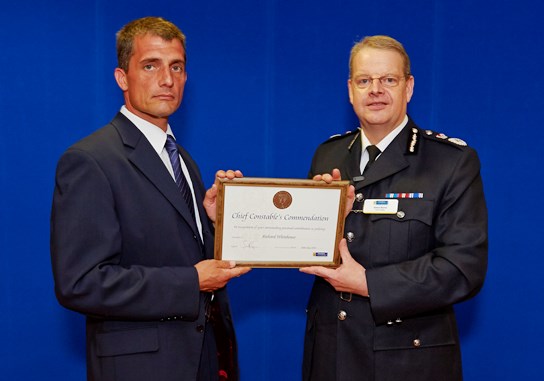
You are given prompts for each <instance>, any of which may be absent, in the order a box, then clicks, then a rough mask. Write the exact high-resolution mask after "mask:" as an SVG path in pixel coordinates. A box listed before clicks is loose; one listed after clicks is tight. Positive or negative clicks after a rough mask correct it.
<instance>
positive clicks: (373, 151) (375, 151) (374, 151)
mask: <svg viewBox="0 0 544 381" xmlns="http://www.w3.org/2000/svg"><path fill="white" fill-rule="evenodd" d="M366 150H367V151H368V162H369V163H373V162H374V161H375V160H376V158H377V157H378V155H379V154H380V153H382V151H380V149H379V148H378V147H376V146H374V145H372V146H368V147H366Z"/></svg>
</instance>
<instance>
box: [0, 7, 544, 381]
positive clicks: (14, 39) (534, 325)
mask: <svg viewBox="0 0 544 381" xmlns="http://www.w3.org/2000/svg"><path fill="white" fill-rule="evenodd" d="M541 4H542V3H541V2H539V1H536V0H535V1H531V0H518V1H513V0H495V1H473V0H442V1H440V0H434V1H431V0H412V1H406V0H390V1H386V2H385V1H384V2H376V1H368V0H335V1H326V0H300V1H289V0H285V1H281V0H278V1H273V0H262V1H255V0H233V1H218V0H208V1H175V2H174V1H167V0H154V1H151V2H150V1H141V0H130V1H129V0H118V1H112V0H97V1H73V0H70V1H68V0H56V1H48V0H29V1H20V2H8V1H6V0H4V1H2V2H1V3H0V32H1V33H0V52H1V57H2V61H3V62H2V67H1V69H0V126H1V134H0V255H1V262H0V266H1V267H0V271H1V276H0V314H1V315H0V337H2V345H1V346H0V378H1V379H5V380H74V381H78V380H84V379H85V353H84V319H83V317H81V316H79V315H78V314H76V313H73V312H70V311H67V310H64V309H63V308H61V307H60V306H59V305H58V304H57V302H56V300H55V297H54V293H53V281H52V276H51V270H50V261H49V246H48V245H49V210H50V203H51V196H52V190H53V180H54V169H55V165H56V161H57V159H58V158H59V156H60V154H61V153H62V152H63V151H64V150H65V149H66V148H67V147H68V146H69V145H70V144H72V143H73V142H75V141H76V140H78V139H80V138H82V137H84V136H86V135H88V134H89V133H90V132H92V131H93V130H95V129H96V128H98V127H100V126H102V125H103V124H105V123H106V122H108V121H109V120H110V118H111V117H112V116H113V115H114V113H115V112H116V111H117V110H118V109H119V107H120V106H121V104H122V97H121V92H120V91H119V89H118V88H117V86H116V84H115V82H114V78H113V69H114V67H115V65H116V61H115V46H114V34H115V32H116V31H117V30H118V29H119V28H120V27H121V26H122V25H123V24H125V23H126V22H127V21H129V20H131V19H134V18H137V17H142V16H146V15H161V16H164V17H166V18H168V19H170V20H172V21H173V22H175V23H176V24H178V25H179V26H180V27H181V29H182V30H183V31H184V32H185V33H186V34H187V37H188V72H189V81H188V83H187V87H186V92H185V99H184V102H183V104H182V108H181V109H180V111H178V113H177V114H176V115H175V116H174V117H173V118H172V120H171V124H172V125H173V128H174V131H175V133H176V135H177V136H178V140H180V141H181V143H182V144H183V145H184V146H185V147H186V148H187V149H188V150H189V151H190V152H191V153H192V155H193V156H194V158H195V159H196V160H197V162H198V163H199V165H200V167H201V170H202V173H203V176H204V178H205V181H206V184H207V185H210V184H211V182H212V180H213V175H214V173H215V171H216V170H217V169H219V168H239V169H242V170H243V171H244V174H245V175H246V176H259V177H261V176H267V177H293V178H304V177H306V174H307V171H308V168H309V164H310V160H311V156H312V154H313V151H314V149H315V148H316V147H317V145H318V144H319V143H321V142H322V141H323V140H325V139H327V138H328V136H330V135H332V134H335V133H340V132H344V131H346V130H349V129H353V128H355V127H356V126H357V121H356V119H355V117H354V115H353V112H352V111H351V107H350V105H349V102H348V97H347V91H346V79H347V73H348V66H347V61H348V55H349V50H350V47H351V45H352V44H353V42H354V41H356V40H358V39H360V38H361V37H363V36H365V35H372V34H388V35H391V36H393V37H395V38H397V39H399V40H400V41H402V42H403V43H404V44H405V47H406V49H407V50H408V52H409V54H410V56H411V59H412V66H413V73H414V75H415V96H414V97H413V99H412V102H411V103H410V107H409V113H410V115H411V116H412V117H413V118H414V119H415V120H416V122H417V123H418V124H419V125H420V126H421V127H423V128H429V129H433V130H435V131H441V132H444V133H446V134H447V135H449V136H456V137H460V138H462V139H465V140H466V141H468V142H469V144H470V145H472V146H473V147H475V148H476V149H477V150H478V151H479V153H480V156H481V161H482V165H483V177H484V182H485V188H486V195H487V200H488V206H489V213H490V265H489V273H488V277H487V282H486V285H485V287H484V289H483V291H482V292H481V293H480V294H479V295H478V297H477V298H475V299H473V300H471V301H469V302H466V303H464V304H462V305H459V306H458V307H457V310H458V317H459V321H460V329H461V339H462V343H463V362H464V367H465V379H466V380H468V381H475V380H536V379H544V372H543V370H542V366H541V364H540V361H541V352H542V348H541V343H542V339H543V338H544V334H543V328H542V327H543V326H542V315H543V312H544V311H543V307H542V301H543V297H542V291H543V287H542V281H541V279H542V276H541V273H542V270H541V269H542V265H543V264H544V263H543V262H544V261H543V256H542V248H541V246H542V245H541V241H540V239H541V238H542V237H543V236H544V230H543V228H542V223H540V222H539V221H540V215H541V208H540V202H539V201H538V200H540V195H541V193H542V188H543V186H542V177H541V176H542V168H541V163H542V159H543V158H544V155H543V141H544V139H543V137H544V132H543V129H542V126H540V125H539V124H538V123H540V122H541V121H542V120H544V102H543V96H542V92H543V90H544V89H543V88H544V76H543V74H542V73H543V68H542V66H543V63H544V42H543V38H542V18H541V14H542V10H543V9H542V5H541ZM310 286H311V278H310V277H308V276H305V275H303V274H300V273H298V272H297V271H296V270H289V269H277V270H259V269H257V270H254V271H252V272H251V273H250V274H249V275H247V276H245V277H242V278H240V279H235V280H234V281H233V282H232V283H231V284H230V286H229V288H230V293H231V299H232V302H233V307H234V317H235V322H236V327H237V330H238V335H239V344H240V362H241V366H242V381H257V380H267V381H268V380H280V379H281V380H298V379H299V377H300V376H299V375H300V363H301V356H302V339H303V330H304V322H305V311H304V309H305V303H306V299H307V296H308V293H309V289H310Z"/></svg>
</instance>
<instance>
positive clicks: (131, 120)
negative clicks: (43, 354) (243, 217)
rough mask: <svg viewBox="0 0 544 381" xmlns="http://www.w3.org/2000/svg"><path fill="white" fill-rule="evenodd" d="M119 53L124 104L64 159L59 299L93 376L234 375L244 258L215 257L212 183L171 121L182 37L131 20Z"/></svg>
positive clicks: (181, 72) (165, 26)
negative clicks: (82, 318) (231, 296)
mask: <svg viewBox="0 0 544 381" xmlns="http://www.w3.org/2000/svg"><path fill="white" fill-rule="evenodd" d="M117 54H118V60H119V67H118V68H116V69H115V73H114V74H115V79H116V81H117V84H118V85H119V87H120V88H121V90H122V91H123V95H124V100H125V105H124V106H123V107H122V109H121V111H120V112H119V113H118V114H117V115H116V116H115V118H114V119H113V120H112V121H111V122H110V123H109V124H108V125H106V126H105V127H103V128H101V129H99V130H98V131H96V132H95V133H93V134H92V135H90V136H88V137H87V138H85V139H83V140H81V141H80V142H78V143H76V144H75V145H73V146H72V147H70V148H69V149H68V150H67V151H66V152H65V153H64V155H63V156H62V157H61V159H60V161H59V163H58V167H57V174H56V186H55V192H54V198H53V208H52V216H51V256H52V265H53V273H54V278H55V291H56V294H57V298H58V300H59V302H60V303H61V304H62V305H63V306H65V307H67V308H69V309H72V310H75V311H78V312H80V313H83V314H85V315H86V316H87V323H86V325H87V374H88V379H89V380H104V381H115V380H120V381H128V380H130V381H137V380H142V381H144V380H145V381H149V380H153V381H174V380H177V381H188V380H197V381H211V380H214V381H217V380H219V379H226V378H227V377H228V380H237V379H238V369H237V363H236V341H235V337H234V330H233V325H232V321H231V315H230V308H229V303H228V297H227V294H226V290H225V285H226V283H227V282H228V281H229V280H230V279H231V278H232V277H235V276H240V275H242V274H244V273H245V272H247V271H248V270H249V269H248V268H243V267H241V268H239V267H235V264H234V263H229V262H222V261H216V260H213V259H211V258H213V239H214V238H213V234H214V233H213V225H212V223H211V222H213V220H214V219H215V188H214V189H212V190H210V191H209V192H208V193H207V194H206V192H205V189H204V185H203V183H202V180H201V177H200V173H199V170H198V168H197V166H196V164H195V162H194V161H193V160H192V159H191V157H190V156H189V154H188V153H187V152H186V151H185V150H184V149H183V148H182V147H181V146H179V145H177V144H176V143H175V140H174V138H173V133H172V130H171V129H170V125H169V124H168V117H169V116H170V115H171V114H172V113H174V112H175V111H176V110H177V109H178V107H179V105H180V103H181V100H182V96H183V89H184V86H185V82H186V80H187V72H186V70H185V62H186V54H185V36H184V35H183V34H182V32H181V31H180V30H179V29H178V28H177V27H176V26H175V25H173V24H172V23H170V22H168V21H166V20H164V19H161V18H156V17H147V18H143V19H139V20H135V21H132V22H130V23H128V24H127V25H125V26H124V27H123V29H121V31H120V32H119V33H118V35H117ZM217 175H218V177H227V178H233V177H239V176H241V173H239V172H238V171H236V172H233V171H228V172H223V171H219V172H218V174H217ZM208 217H209V218H208ZM210 220H211V221H210ZM220 377H221V378H220Z"/></svg>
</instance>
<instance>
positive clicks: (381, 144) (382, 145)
mask: <svg viewBox="0 0 544 381" xmlns="http://www.w3.org/2000/svg"><path fill="white" fill-rule="evenodd" d="M406 124H408V115H405V116H404V119H403V121H402V123H401V124H399V126H398V127H396V128H395V129H394V130H393V131H391V132H390V133H389V134H387V135H386V136H385V137H384V138H383V139H382V140H380V142H379V143H378V144H376V147H378V148H379V149H380V151H381V152H383V151H385V149H386V148H387V147H388V146H389V144H391V142H392V141H393V140H394V139H395V138H396V137H397V135H398V134H400V132H401V131H402V129H403V128H404V126H406ZM360 130H361V142H362V145H363V146H362V152H365V150H366V147H368V146H369V145H371V143H370V141H369V140H368V138H367V137H366V135H365V132H364V131H363V129H362V128H361V129H360Z"/></svg>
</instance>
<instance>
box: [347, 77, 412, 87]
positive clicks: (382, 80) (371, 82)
mask: <svg viewBox="0 0 544 381" xmlns="http://www.w3.org/2000/svg"><path fill="white" fill-rule="evenodd" d="M391 78H393V79H395V80H396V81H397V82H396V83H394V84H391V83H388V82H387V80H388V79H391ZM408 78H410V76H409V75H408V76H397V75H393V74H386V75H382V76H380V77H371V76H360V77H358V78H352V79H351V82H352V83H353V84H354V85H355V87H356V88H358V89H361V90H366V89H368V88H370V87H372V85H374V81H375V80H378V81H379V82H380V85H381V86H383V87H385V88H388V89H391V88H394V87H397V86H398V85H400V81H401V80H402V79H404V80H407V79H408ZM362 79H367V80H369V82H368V84H367V85H366V86H364V85H361V83H360V81H361V80H362Z"/></svg>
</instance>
